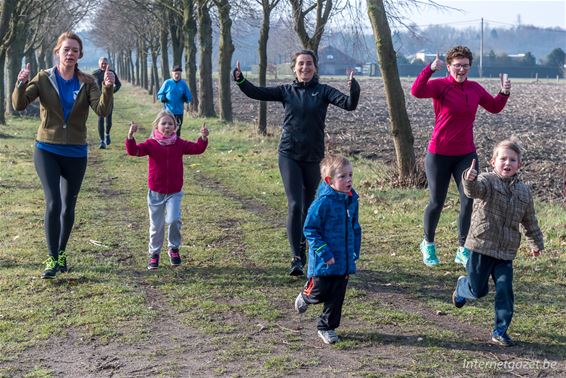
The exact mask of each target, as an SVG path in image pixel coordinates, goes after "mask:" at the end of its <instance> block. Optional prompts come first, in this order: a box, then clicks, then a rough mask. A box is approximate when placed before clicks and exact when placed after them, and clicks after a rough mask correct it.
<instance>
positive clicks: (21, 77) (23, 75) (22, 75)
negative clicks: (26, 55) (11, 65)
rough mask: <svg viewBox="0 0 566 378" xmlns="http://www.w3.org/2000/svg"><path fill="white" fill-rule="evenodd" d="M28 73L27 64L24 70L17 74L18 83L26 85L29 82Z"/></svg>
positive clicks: (28, 66) (28, 67)
mask: <svg viewBox="0 0 566 378" xmlns="http://www.w3.org/2000/svg"><path fill="white" fill-rule="evenodd" d="M29 71H30V65H29V63H27V64H26V67H25V68H22V69H21V71H20V72H19V73H18V81H21V82H22V83H26V82H28V81H29Z"/></svg>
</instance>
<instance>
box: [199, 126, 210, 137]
mask: <svg viewBox="0 0 566 378" xmlns="http://www.w3.org/2000/svg"><path fill="white" fill-rule="evenodd" d="M208 134H209V132H208V128H207V127H206V123H205V122H203V123H202V127H201V128H200V137H201V138H202V140H207V139H208Z"/></svg>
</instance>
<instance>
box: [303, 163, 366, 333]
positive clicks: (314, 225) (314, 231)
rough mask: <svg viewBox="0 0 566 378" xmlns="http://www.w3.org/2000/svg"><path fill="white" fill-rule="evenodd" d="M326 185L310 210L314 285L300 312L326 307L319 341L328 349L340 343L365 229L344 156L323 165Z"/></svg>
mask: <svg viewBox="0 0 566 378" xmlns="http://www.w3.org/2000/svg"><path fill="white" fill-rule="evenodd" d="M320 173H321V174H322V176H323V177H324V181H323V182H322V183H321V184H320V186H319V188H318V196H317V198H316V200H315V201H314V202H313V203H312V205H311V207H310V208H309V211H308V215H307V218H306V220H305V228H304V234H305V237H306V239H307V241H308V243H309V265H308V273H307V277H308V281H307V283H306V285H305V287H304V288H303V290H301V292H300V293H299V295H298V296H297V298H296V299H295V310H297V312H299V313H303V312H305V311H306V310H307V308H308V306H309V305H311V304H317V303H324V309H323V310H322V314H321V315H320V319H319V321H318V326H317V328H318V335H319V336H320V337H321V338H322V340H323V341H324V342H325V343H326V344H334V343H335V342H337V341H339V338H338V336H336V331H335V329H336V328H338V326H339V325H340V318H341V316H342V304H343V303H344V296H345V294H346V286H347V285H348V276H349V275H350V274H353V273H356V260H358V258H359V257H360V245H361V241H362V228H361V227H360V224H359V222H358V194H357V193H356V192H355V191H354V189H353V188H352V165H351V164H350V162H349V161H348V159H346V158H345V157H343V156H338V155H329V156H327V157H325V158H324V160H322V163H321V167H320Z"/></svg>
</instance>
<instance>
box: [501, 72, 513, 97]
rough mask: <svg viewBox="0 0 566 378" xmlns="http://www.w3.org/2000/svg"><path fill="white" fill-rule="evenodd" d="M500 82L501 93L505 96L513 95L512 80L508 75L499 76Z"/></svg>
mask: <svg viewBox="0 0 566 378" xmlns="http://www.w3.org/2000/svg"><path fill="white" fill-rule="evenodd" d="M499 80H500V81H501V92H503V93H505V94H509V93H511V80H509V77H508V76H507V74H505V73H504V74H499Z"/></svg>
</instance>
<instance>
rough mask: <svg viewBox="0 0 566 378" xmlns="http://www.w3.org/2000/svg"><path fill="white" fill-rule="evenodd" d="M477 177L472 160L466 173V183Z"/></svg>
mask: <svg viewBox="0 0 566 378" xmlns="http://www.w3.org/2000/svg"><path fill="white" fill-rule="evenodd" d="M477 177H478V171H476V159H473V160H472V165H471V167H470V168H468V171H467V172H466V176H465V178H466V181H474V180H475V179H476V178H477Z"/></svg>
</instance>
